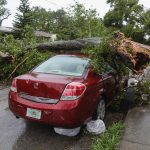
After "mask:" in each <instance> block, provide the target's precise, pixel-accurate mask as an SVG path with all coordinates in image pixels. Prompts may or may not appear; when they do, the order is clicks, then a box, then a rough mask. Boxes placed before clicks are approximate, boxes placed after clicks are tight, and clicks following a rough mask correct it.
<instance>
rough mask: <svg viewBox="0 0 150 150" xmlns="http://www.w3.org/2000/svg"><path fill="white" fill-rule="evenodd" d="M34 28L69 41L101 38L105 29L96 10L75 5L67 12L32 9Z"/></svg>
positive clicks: (62, 10)
mask: <svg viewBox="0 0 150 150" xmlns="http://www.w3.org/2000/svg"><path fill="white" fill-rule="evenodd" d="M32 14H33V17H34V20H33V26H34V27H35V29H36V30H42V31H46V32H53V33H56V34H57V37H58V39H62V40H68V39H75V38H83V37H92V36H101V35H103V34H104V31H105V27H104V24H103V22H102V19H100V18H99V16H98V14H97V12H96V10H95V9H86V8H85V7H84V5H82V4H79V3H77V2H76V3H75V4H74V5H72V6H70V7H69V8H68V9H67V10H64V9H59V10H56V11H51V10H49V11H46V10H45V9H43V8H40V7H34V8H32Z"/></svg>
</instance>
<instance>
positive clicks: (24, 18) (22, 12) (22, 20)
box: [14, 0, 33, 29]
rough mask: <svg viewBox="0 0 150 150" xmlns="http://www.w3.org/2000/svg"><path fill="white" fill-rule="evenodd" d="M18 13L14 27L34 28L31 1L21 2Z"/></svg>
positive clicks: (24, 0) (23, 0)
mask: <svg viewBox="0 0 150 150" xmlns="http://www.w3.org/2000/svg"><path fill="white" fill-rule="evenodd" d="M20 1H21V3H20V5H19V7H18V9H17V10H18V12H17V13H16V15H15V20H14V27H16V28H19V29H24V28H25V26H27V25H29V26H32V23H33V17H32V14H31V9H30V4H29V0H20Z"/></svg>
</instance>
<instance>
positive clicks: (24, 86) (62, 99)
mask: <svg viewBox="0 0 150 150" xmlns="http://www.w3.org/2000/svg"><path fill="white" fill-rule="evenodd" d="M89 61H90V60H89V59H88V58H86V57H85V56H80V55H57V56H54V57H52V58H50V59H48V60H47V61H45V62H43V63H41V64H40V65H39V66H37V67H36V68H35V69H33V70H32V71H31V72H29V73H27V74H25V75H21V76H19V77H16V78H15V79H14V80H13V82H12V86H11V89H10V93H9V108H10V110H11V111H12V112H13V113H14V115H15V116H16V117H22V118H25V119H28V120H31V121H36V122H41V123H46V124H49V125H52V126H55V127H67V128H71V127H77V126H80V125H83V124H86V123H87V122H88V121H89V120H91V119H92V117H97V118H101V119H103V118H104V116H105V107H106V106H108V105H109V104H110V103H111V101H112V100H113V98H114V96H115V92H116V86H117V84H116V83H117V82H116V77H115V73H114V72H113V71H112V70H109V72H106V73H103V74H101V75H98V74H96V73H95V72H94V71H93V70H92V69H91V67H90V65H89Z"/></svg>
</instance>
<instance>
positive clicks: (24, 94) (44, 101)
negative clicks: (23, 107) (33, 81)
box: [18, 92, 59, 104]
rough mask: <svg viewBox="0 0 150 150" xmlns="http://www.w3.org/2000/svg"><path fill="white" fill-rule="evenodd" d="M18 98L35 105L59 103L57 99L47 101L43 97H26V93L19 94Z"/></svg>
mask: <svg viewBox="0 0 150 150" xmlns="http://www.w3.org/2000/svg"><path fill="white" fill-rule="evenodd" d="M18 96H19V97H21V98H24V99H27V100H30V101H33V102H37V103H46V104H56V103H58V101H59V100H58V99H49V98H44V97H37V96H31V95H28V94H27V93H22V92H21V93H19V94H18Z"/></svg>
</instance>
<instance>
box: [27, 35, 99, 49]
mask: <svg viewBox="0 0 150 150" xmlns="http://www.w3.org/2000/svg"><path fill="white" fill-rule="evenodd" d="M99 44H100V38H85V39H76V40H68V41H55V42H50V43H39V44H37V45H36V46H35V48H36V49H37V50H38V51H41V52H42V51H47V50H49V51H54V52H58V51H61V50H70V51H72V50H82V49H84V48H85V47H86V46H87V45H90V46H98V45H99ZM27 49H28V50H29V49H32V48H31V47H30V46H28V47H27Z"/></svg>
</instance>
